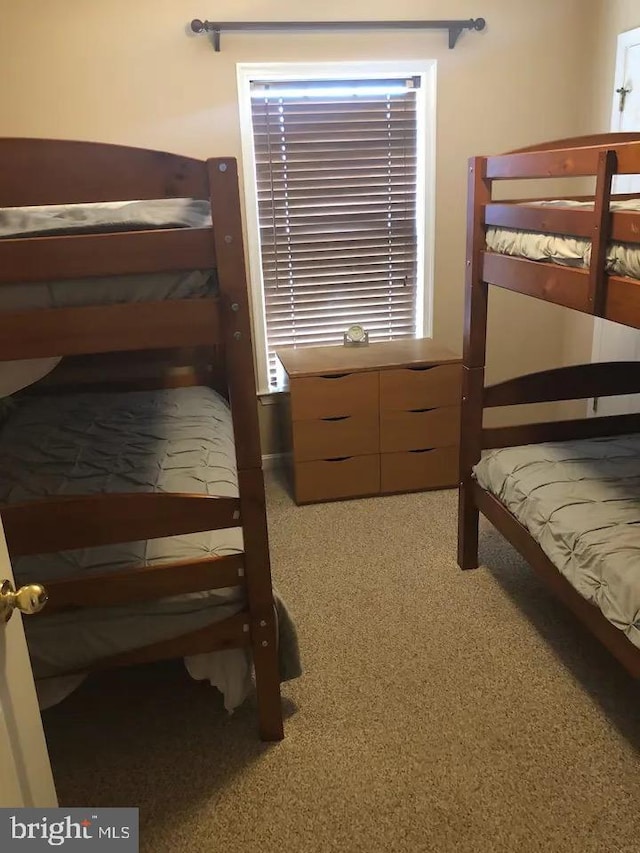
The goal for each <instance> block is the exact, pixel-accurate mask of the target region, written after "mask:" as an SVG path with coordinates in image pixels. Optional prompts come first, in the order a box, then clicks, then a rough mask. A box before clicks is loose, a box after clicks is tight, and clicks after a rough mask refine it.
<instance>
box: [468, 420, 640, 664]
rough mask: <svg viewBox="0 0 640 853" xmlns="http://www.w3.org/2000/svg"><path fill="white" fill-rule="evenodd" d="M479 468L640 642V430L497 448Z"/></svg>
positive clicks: (579, 583)
mask: <svg viewBox="0 0 640 853" xmlns="http://www.w3.org/2000/svg"><path fill="white" fill-rule="evenodd" d="M474 474H475V477H476V479H477V481H478V483H479V484H480V486H482V488H483V489H486V490H487V491H489V492H491V493H492V494H493V495H495V496H496V497H497V498H498V500H499V501H500V502H501V503H502V504H503V505H504V506H505V507H506V508H507V509H508V510H509V511H510V512H511V513H512V514H513V515H515V517H516V518H517V519H518V521H520V523H521V524H523V525H524V526H525V527H526V528H527V530H528V531H529V533H530V534H531V535H532V536H533V537H534V539H535V540H536V541H537V542H538V544H539V545H540V547H541V548H542V550H543V551H544V552H545V554H546V555H547V557H549V559H550V560H551V562H552V563H553V564H554V565H555V567H556V568H557V569H558V570H559V571H560V573H561V574H562V575H564V577H565V578H566V579H567V580H568V581H569V583H570V584H571V585H572V586H573V587H574V588H575V589H576V590H577V591H578V592H579V593H580V595H582V596H583V597H584V598H586V599H587V601H590V602H591V603H592V604H595V605H596V606H597V607H598V608H599V609H600V610H601V611H602V613H603V615H604V616H605V617H606V618H607V619H608V620H609V621H610V622H611V623H612V624H613V625H615V626H616V628H619V629H620V630H621V631H624V633H625V634H626V635H627V637H628V638H629V640H630V641H631V642H632V643H633V644H634V645H635V646H637V647H638V648H640V434H634V435H622V436H615V437H606V438H594V439H588V440H584V441H566V442H548V443H545V444H535V445H527V446H524V447H509V448H504V449H500V450H493V451H491V452H489V453H487V454H486V455H485V456H483V458H482V459H481V461H480V462H479V463H478V465H476V467H475V469H474Z"/></svg>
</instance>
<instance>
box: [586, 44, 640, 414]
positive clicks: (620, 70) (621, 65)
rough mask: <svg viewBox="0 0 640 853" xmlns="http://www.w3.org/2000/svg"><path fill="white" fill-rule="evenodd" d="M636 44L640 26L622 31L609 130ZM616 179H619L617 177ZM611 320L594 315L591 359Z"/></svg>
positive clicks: (616, 122) (592, 403)
mask: <svg viewBox="0 0 640 853" xmlns="http://www.w3.org/2000/svg"><path fill="white" fill-rule="evenodd" d="M634 44H640V27H634V28H633V29H632V30H627V31H626V32H623V33H620V34H619V35H618V38H617V43H616V65H615V72H614V77H613V98H612V99H611V118H610V121H609V130H610V131H611V132H612V133H616V132H618V131H619V130H620V116H621V115H622V113H621V112H620V106H619V103H620V102H619V96H618V93H617V92H616V89H619V88H620V87H621V86H624V84H625V79H624V77H625V74H624V70H625V51H626V49H627V48H629V47H631V46H632V45H634ZM615 180H616V181H618V180H619V179H618V178H616V179H615ZM609 324H610V321H609V320H603V319H601V318H599V317H594V322H593V338H592V343H591V361H592V362H597V361H599V360H600V358H601V353H602V334H603V331H604V330H605V329H606V328H608V327H609ZM587 414H588V415H589V416H595V415H597V403H596V398H595V397H592V398H591V399H590V400H589V401H588V403H587Z"/></svg>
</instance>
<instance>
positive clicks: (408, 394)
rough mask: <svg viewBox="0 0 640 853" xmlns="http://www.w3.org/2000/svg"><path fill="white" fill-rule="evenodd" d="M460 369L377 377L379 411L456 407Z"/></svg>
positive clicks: (403, 370)
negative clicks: (378, 381) (378, 382)
mask: <svg viewBox="0 0 640 853" xmlns="http://www.w3.org/2000/svg"><path fill="white" fill-rule="evenodd" d="M461 382H462V365H460V364H436V365H435V366H433V367H425V368H409V367H407V368H400V369H397V370H383V371H381V373H380V409H381V410H382V411H383V412H384V411H393V410H394V409H396V410H402V411H407V410H408V409H432V408H436V407H438V406H459V405H460V397H461V387H462V385H461Z"/></svg>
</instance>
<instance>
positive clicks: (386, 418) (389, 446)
mask: <svg viewBox="0 0 640 853" xmlns="http://www.w3.org/2000/svg"><path fill="white" fill-rule="evenodd" d="M459 440H460V408H459V406H445V407H444V408H441V409H427V410H426V411H409V412H401V411H393V410H391V411H383V412H381V413H380V450H381V451H382V452H383V453H392V452H393V451H397V450H422V449H423V448H425V447H429V448H430V447H452V446H454V445H457V444H458V443H459Z"/></svg>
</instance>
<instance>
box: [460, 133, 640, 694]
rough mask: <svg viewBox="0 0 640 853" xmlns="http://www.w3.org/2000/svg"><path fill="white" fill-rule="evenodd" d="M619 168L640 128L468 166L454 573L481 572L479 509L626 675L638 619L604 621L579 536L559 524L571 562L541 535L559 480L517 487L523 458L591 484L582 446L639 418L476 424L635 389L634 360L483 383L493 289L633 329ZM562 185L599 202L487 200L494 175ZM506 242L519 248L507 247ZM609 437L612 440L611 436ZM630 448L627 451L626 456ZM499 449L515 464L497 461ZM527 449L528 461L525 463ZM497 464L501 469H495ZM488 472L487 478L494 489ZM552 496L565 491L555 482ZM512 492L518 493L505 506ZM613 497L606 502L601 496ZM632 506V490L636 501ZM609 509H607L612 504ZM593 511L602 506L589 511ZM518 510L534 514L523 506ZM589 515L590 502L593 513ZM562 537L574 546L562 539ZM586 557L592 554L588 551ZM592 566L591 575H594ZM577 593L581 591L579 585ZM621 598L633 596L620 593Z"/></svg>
mask: <svg viewBox="0 0 640 853" xmlns="http://www.w3.org/2000/svg"><path fill="white" fill-rule="evenodd" d="M626 174H640V134H602V135H598V136H591V137H583V138H575V139H564V140H559V141H555V142H550V143H545V144H541V145H539V146H534V147H532V148H527V149H521V150H519V151H515V152H511V153H508V154H505V155H501V156H494V157H476V158H473V159H471V160H470V162H469V174H468V226H467V258H466V300H465V324H464V357H463V365H464V369H463V392H462V393H463V397H462V428H461V478H460V479H461V482H460V489H459V528H458V563H459V565H460V567H461V568H463V569H472V568H475V567H477V565H478V521H479V513H480V512H481V513H482V514H483V515H484V516H486V518H487V519H488V520H489V521H491V522H492V524H493V525H494V526H495V527H496V528H497V529H498V530H499V531H500V532H501V533H502V534H503V535H504V536H505V537H506V538H507V539H508V540H509V541H510V542H511V544H512V545H513V546H514V547H515V548H516V549H517V550H518V551H519V552H520V553H521V554H522V555H523V556H524V558H525V559H526V560H527V561H528V562H529V563H530V565H531V566H532V567H533V568H534V570H535V571H536V572H537V573H538V574H539V575H540V576H541V577H542V578H543V579H544V581H546V583H547V584H548V585H549V587H550V588H551V589H552V590H553V591H554V592H555V593H556V594H557V595H558V596H559V597H560V598H561V599H562V600H563V601H564V602H565V604H566V605H568V606H569V607H570V608H571V610H572V611H573V612H574V614H575V615H576V616H577V617H578V618H579V619H581V620H582V621H583V623H584V624H585V625H586V626H587V627H588V628H589V629H590V630H591V631H592V632H593V633H594V634H595V635H596V636H597V637H598V638H599V639H600V641H601V642H603V643H604V644H605V646H607V647H608V649H609V650H610V651H611V652H612V653H613V654H614V656H615V657H617V658H618V660H619V661H620V662H621V663H622V664H623V665H624V666H625V668H626V669H627V670H628V671H629V672H630V673H631V674H632V675H633V676H635V677H640V643H639V642H638V632H637V628H638V624H637V613H636V614H635V615H634V616H633V617H630V618H629V620H627V619H626V616H625V619H622V617H621V616H620V614H618V618H617V619H616V618H606V617H605V615H604V612H603V608H602V607H601V606H600V603H599V602H600V601H602V600H603V599H601V598H598V597H597V595H595V592H594V597H592V596H591V591H592V589H591V586H590V584H592V582H593V584H592V585H593V590H595V591H596V592H597V591H598V589H599V585H600V583H601V580H602V578H600V577H598V578H594V577H593V576H592V577H591V578H590V579H589V580H588V581H584V582H583V581H582V580H579V579H578V580H577V579H576V578H577V575H575V576H574V575H573V574H572V571H573V566H574V564H575V553H574V551H575V550H580V549H583V547H584V543H585V542H589V541H591V539H593V537H591V538H590V536H589V535H588V534H584V535H583V534H582V533H581V534H580V536H578V535H576V536H573V534H572V530H573V528H571V525H569V528H571V529H569V530H567V529H564V528H563V534H562V535H564V536H565V543H564V545H562V547H563V548H564V547H565V545H566V553H567V554H568V556H567V557H566V559H565V558H564V557H562V558H561V557H559V556H558V553H556V551H555V550H554V549H555V548H556V546H557V541H556V540H554V539H553V537H554V536H555V537H556V539H557V540H558V541H560V540H561V536H560V534H559V532H558V530H559V527H560V526H561V524H560V522H558V525H557V527H556V529H554V530H553V531H552V532H551V534H549V535H548V536H547V535H546V534H545V533H544V531H545V525H549V524H550V523H551V521H552V520H553V521H554V523H555V521H556V519H558V518H562V519H563V520H562V524H565V526H566V517H565V516H564V515H563V514H562V513H563V509H558V503H556V505H555V509H553V508H552V510H549V507H545V509H544V513H547V514H546V515H545V514H544V513H542V510H541V509H540V507H541V506H542V502H543V498H544V499H546V497H547V496H548V495H550V494H551V493H552V492H553V489H555V488H556V487H555V483H554V485H553V487H552V486H551V485H549V486H548V487H547V486H546V484H545V483H544V482H543V483H540V482H539V481H538V482H536V485H535V487H534V488H530V487H531V483H528V484H527V483H524V482H521V481H520V479H519V478H522V480H523V481H524V480H526V476H527V475H528V474H526V473H523V472H524V467H525V466H526V465H527V464H531V465H533V466H539V467H537V468H535V467H534V468H531V469H530V470H531V471H532V472H533V471H535V473H536V476H537V475H538V471H542V470H544V469H543V465H544V464H547V463H548V464H550V465H554V464H556V465H565V466H566V467H565V468H563V469H562V473H559V474H558V479H559V480H562V479H563V477H564V476H565V472H567V471H568V472H569V474H568V475H567V476H568V477H569V479H570V478H571V477H573V476H574V475H575V477H576V479H580V478H582V480H581V482H582V481H586V480H588V479H589V477H590V475H585V470H586V468H585V466H586V465H587V463H585V461H584V460H585V459H587V458H589V459H591V456H590V453H591V451H590V450H589V448H590V447H591V446H592V445H590V442H595V444H593V448H595V449H596V451H597V453H600V452H604V451H603V450H602V448H603V447H604V445H606V444H607V443H608V442H609V443H612V444H614V443H615V442H616V441H618V440H622V439H623V438H625V437H626V438H627V439H628V438H630V439H631V440H632V441H633V434H635V433H638V432H640V416H639V415H637V414H630V415H618V416H609V417H600V418H585V419H574V420H565V421H558V422H547V423H531V424H524V425H519V426H510V427H496V428H487V427H484V425H483V413H484V411H485V410H486V409H489V408H492V407H498V406H508V405H518V404H528V403H541V402H551V401H562V400H578V399H583V398H588V397H601V396H607V395H622V394H630V393H635V392H638V391H640V363H638V362H616V363H602V364H586V365H575V366H569V367H563V368H559V369H555V370H548V371H543V372H539V373H535V374H529V375H526V376H520V377H515V378H513V379H510V380H507V381H503V382H500V383H498V384H496V385H492V386H485V356H486V336H487V309H488V293H489V285H494V286H497V287H502V288H507V289H509V290H512V291H515V292H518V293H522V294H526V295H528V296H530V297H535V298H537V299H542V300H545V301H549V302H553V303H555V304H558V305H562V306H566V307H568V308H571V309H574V310H577V311H581V312H583V313H586V314H591V315H593V316H594V317H604V318H607V319H609V320H613V321H615V322H617V323H621V324H624V325H627V326H631V327H635V328H640V280H639V279H640V276H638V274H637V271H635V269H634V268H633V267H634V263H632V264H631V266H632V268H631V269H627V268H626V267H625V266H624V264H623V265H622V268H620V267H619V265H618V261H617V260H616V246H617V254H618V255H619V256H621V257H622V259H623V260H624V258H625V253H628V252H634V251H635V249H636V247H637V249H638V250H640V204H637V205H636V204H635V203H634V202H633V199H634V198H635V199H636V201H638V199H639V197H640V193H638V194H636V195H635V196H633V195H612V179H613V178H614V176H615V175H626ZM564 177H595V180H596V186H595V195H594V196H590V197H584V196H583V197H575V196H574V197H567V196H564V197H563V198H562V199H555V200H549V199H548V197H547V198H545V199H537V200H535V201H534V200H526V201H523V200H517V201H502V200H501V201H493V200H492V191H493V184H494V182H496V181H503V180H505V179H507V180H508V179H516V180H520V179H542V178H564ZM544 202H546V204H545V203H544ZM635 208H637V209H635ZM496 229H506V232H497V231H496ZM496 233H498V234H502V235H503V236H504V233H506V238H508V239H502V238H496ZM514 234H515V235H516V237H517V239H516V240H513V235H514ZM529 235H533V236H534V237H537V235H547V236H548V235H553V236H554V239H555V237H558V238H559V239H562V238H563V237H569V238H576V239H577V240H584V241H588V243H587V245H588V249H589V250H590V257H589V253H588V252H585V255H584V258H583V259H582V261H579V260H578V259H572V260H571V265H563V263H558V262H557V261H558V260H564V261H565V263H566V259H559V258H556V257H554V253H553V252H550V253H549V254H550V257H544V258H543V257H542V256H540V258H539V259H532V258H537V257H538V256H537V255H536V252H535V251H533V252H531V253H528V252H525V251H522V246H523V245H525V243H526V240H525V237H526V238H527V239H528V237H529ZM543 254H544V252H542V253H541V255H543ZM523 255H525V256H523ZM526 255H528V256H526ZM635 257H636V255H635V254H633V255H631V259H632V261H633V262H635ZM618 260H619V258H618ZM615 436H617V437H619V438H618V439H614V438H611V437H615ZM564 442H582V443H581V444H580V446H579V451H578V452H576V451H575V449H572V448H573V447H574V446H573V445H564V444H562V443H564ZM541 443H551V444H541ZM576 446H577V445H576ZM536 447H537V448H538V450H537V455H536ZM541 448H544V449H543V450H541ZM504 449H508V450H506V451H505V450H504ZM618 449H619V448H618ZM485 451H489V452H488V453H485ZM627 451H628V447H627V446H626V445H625V450H624V452H625V453H626V452H627ZM594 452H595V451H594ZM607 452H608V451H607ZM621 452H622V451H621ZM505 453H507V454H510V457H509V458H507V457H504V456H502V457H501V456H500V454H505ZM532 453H533V461H530V460H531V459H532V457H531V454H532ZM580 454H582V455H580ZM578 457H580V458H579V459H578ZM625 458H626V459H627V464H630V463H631V462H633V464H636V463H635V461H634V460H636V459H637V456H636V457H633V456H627V457H625ZM621 459H622V457H621ZM505 460H506V461H505ZM567 460H569V461H567ZM618 461H620V460H618ZM589 464H591V463H589ZM594 464H595V467H596V468H597V465H598V464H603V465H604V467H605V468H606V465H610V464H612V463H611V462H610V461H607V462H606V463H602V462H600V463H594ZM621 464H624V463H621ZM500 465H503V466H505V467H504V470H503V471H501V472H499V466H500ZM572 465H573V466H574V468H575V471H574V470H573V469H572V468H571V466H572ZM491 466H493V467H491ZM509 466H510V467H509ZM579 466H582V467H581V468H579ZM587 467H588V466H587ZM594 470H595V469H594ZM487 472H490V473H491V474H492V475H493V476H494V480H495V483H493V482H492V481H491V476H488V474H487ZM497 472H498V473H497ZM576 472H578V473H576ZM594 476H595V475H594ZM501 478H502V479H501ZM481 480H482V484H481V483H480V481H481ZM516 481H517V489H516V487H514V488H513V489H511V485H509V487H507V484H512V483H514V482H516ZM532 481H533V479H532ZM610 482H611V480H607V477H604V479H600V480H599V486H598V488H601V487H602V488H605V487H606V488H609V487H610V486H609V485H607V483H610ZM625 482H626V483H627V485H626V486H625V487H624V488H622V490H621V492H620V493H616V494H615V495H614V496H613V503H615V502H616V501H617V500H618V498H620V505H621V506H622V505H623V504H624V506H625V507H626V506H628V505H629V504H628V503H625V501H628V500H631V501H632V502H633V501H635V500H636V499H635V495H637V482H638V480H637V478H636V479H634V480H633V481H632V480H627V481H625ZM489 485H491V486H492V488H490V487H489ZM557 488H558V490H560V489H561V486H558V487H557ZM571 488H574V489H575V492H576V495H578V494H579V496H577V497H576V495H574V496H573V497H571V498H570V499H569V500H566V501H565V503H566V504H567V506H569V505H571V506H573V504H575V505H576V506H577V505H578V504H579V503H580V502H581V501H583V502H584V503H585V504H586V503H587V502H588V501H587V496H586V494H585V493H584V492H581V491H580V489H581V488H582V487H581V486H580V488H578V487H577V486H575V485H574V484H573V483H572V485H571ZM616 488H617V486H616ZM510 489H511V491H510ZM528 489H529V490H528ZM536 489H537V491H536ZM516 491H517V494H516V493H515V492H516ZM534 492H535V494H534ZM558 493H559V492H558ZM510 497H511V498H513V500H511V502H510V500H509V498H510ZM609 498H611V494H610V493H607V494H606V499H607V500H608V499H609ZM602 500H603V501H604V500H605V498H603V499H602ZM518 501H520V502H521V503H520V505H521V506H522V512H520V511H519V505H518ZM639 502H640V495H638V498H637V502H636V503H635V506H636V507H637V506H638V505H640V503H639ZM560 503H561V502H560ZM613 503H610V504H609V505H610V506H613ZM507 504H509V505H507ZM601 505H604V504H598V503H597V502H596V504H594V506H601ZM525 506H526V507H529V509H526V510H525ZM532 509H537V510H540V513H541V515H540V519H539V521H540V524H539V526H537V525H538V521H536V522H535V523H534V522H533V521H530V520H527V516H526V513H527V512H530V511H532ZM591 509H592V507H591V506H590V507H589V511H591ZM554 513H555V514H554ZM567 517H568V516H567ZM572 518H573V519H574V520H575V519H578V518H579V515H576V514H574V515H573V516H572ZM589 525H592V526H596V527H597V519H596V520H590V521H589ZM607 525H612V527H611V529H612V530H613V528H614V527H615V523H614V522H613V521H611V519H607V520H603V521H602V527H603V528H605V527H607ZM619 529H620V530H621V531H622V534H623V536H626V535H627V533H628V532H629V531H631V530H632V529H635V530H640V525H636V526H635V528H634V526H633V524H631V525H629V526H628V527H627V528H625V527H624V525H622V526H620V528H619ZM534 533H535V534H536V535H535V536H534ZM634 535H635V533H634ZM567 540H571V542H570V543H568V544H567ZM552 546H553V547H552ZM625 547H627V545H625ZM630 547H631V550H632V551H634V553H635V554H636V558H637V556H638V554H639V553H640V552H639V551H638V550H637V549H638V548H639V547H640V541H638V539H637V536H636V539H634V541H633V543H632V544H631V546H630ZM598 548H600V546H599V545H598ZM572 549H574V551H572ZM605 550H606V549H604V550H603V551H602V554H601V553H600V551H599V550H598V552H597V559H598V560H600V559H601V557H602V555H603V554H604V557H602V559H603V560H604V561H605V562H603V563H602V565H606V559H609V558H608V557H607V556H606V554H605ZM560 553H564V552H560ZM595 553H596V552H595V551H593V552H592V555H594V554H595ZM550 555H555V557H556V560H555V561H554V560H552V559H551V556H550ZM616 559H617V558H616ZM561 565H562V570H561V568H560V567H561ZM598 565H599V564H598ZM590 571H593V572H595V571H596V570H595V569H593V567H592V569H590ZM616 572H617V573H618V575H619V576H621V577H622V576H624V578H625V579H626V580H625V583H628V587H629V589H631V590H632V592H633V595H635V596H636V597H639V596H640V592H636V591H637V590H640V563H639V562H638V560H637V559H636V568H635V570H633V572H630V571H629V570H626V571H625V572H622V573H621V572H620V571H619V570H618V569H617V568H616ZM636 572H637V576H636ZM631 575H633V577H631ZM570 580H571V582H570ZM578 581H579V582H578ZM578 587H580V588H581V592H578V591H577V588H578ZM613 592H614V591H613V590H612V591H611V594H612V595H613ZM598 594H599V593H598ZM625 595H628V590H627V591H626V592H625ZM609 615H611V614H609ZM632 638H633V639H635V642H633V641H632Z"/></svg>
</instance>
